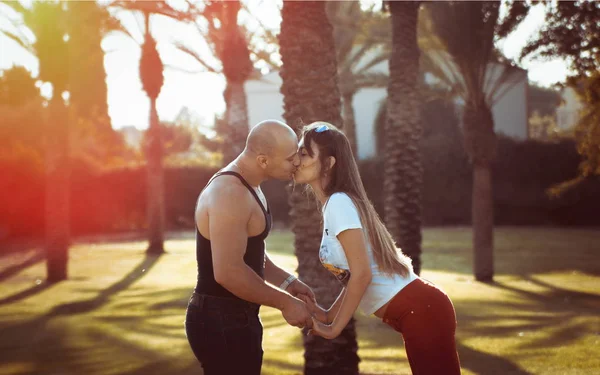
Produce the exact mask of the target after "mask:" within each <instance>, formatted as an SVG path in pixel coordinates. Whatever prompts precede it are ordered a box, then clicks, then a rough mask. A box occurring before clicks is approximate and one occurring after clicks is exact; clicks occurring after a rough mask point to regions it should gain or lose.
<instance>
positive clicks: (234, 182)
mask: <svg viewBox="0 0 600 375" xmlns="http://www.w3.org/2000/svg"><path fill="white" fill-rule="evenodd" d="M204 193H205V194H204V195H205V197H204V198H205V200H206V201H207V203H209V204H210V206H213V205H218V206H221V205H238V206H240V205H241V206H243V205H244V204H245V203H247V202H248V189H247V188H246V187H245V186H244V185H243V184H242V183H241V181H240V180H239V179H238V178H237V177H235V176H228V175H225V176H219V177H218V178H216V179H215V180H214V181H212V182H211V184H210V185H209V187H208V189H206V190H205V192H204Z"/></svg>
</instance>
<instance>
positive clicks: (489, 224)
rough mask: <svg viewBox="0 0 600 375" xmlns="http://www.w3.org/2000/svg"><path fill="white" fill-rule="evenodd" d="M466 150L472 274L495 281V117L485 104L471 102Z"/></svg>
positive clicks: (467, 109) (466, 119)
mask: <svg viewBox="0 0 600 375" xmlns="http://www.w3.org/2000/svg"><path fill="white" fill-rule="evenodd" d="M463 117H464V119H463V123H464V129H463V132H464V139H465V148H466V150H467V153H468V154H469V156H470V157H471V162H472V163H473V196H472V200H471V210H472V211H471V221H472V227H473V273H474V274H475V279H476V280H478V281H484V282H490V281H492V280H493V278H494V233H493V232H494V203H493V202H494V200H493V194H492V193H493V190H492V170H491V164H492V161H493V160H494V158H495V156H496V134H495V133H494V118H493V116H492V111H491V109H490V108H489V106H488V105H487V104H486V103H485V101H477V100H469V101H467V105H466V106H465V112H464V116H463Z"/></svg>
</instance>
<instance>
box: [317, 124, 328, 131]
mask: <svg viewBox="0 0 600 375" xmlns="http://www.w3.org/2000/svg"><path fill="white" fill-rule="evenodd" d="M327 130H329V128H328V127H327V125H321V126H319V127H318V128H316V129H315V133H323V132H324V131H327Z"/></svg>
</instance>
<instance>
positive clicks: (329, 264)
mask: <svg viewBox="0 0 600 375" xmlns="http://www.w3.org/2000/svg"><path fill="white" fill-rule="evenodd" d="M323 221H324V223H323V239H322V240H321V248H320V250H319V259H320V260H321V263H322V264H323V266H324V267H325V268H326V269H328V270H329V271H330V272H331V273H333V274H334V275H335V277H336V278H337V279H338V280H339V281H340V282H342V283H343V284H344V285H347V283H348V280H349V279H350V267H349V266H348V260H347V259H346V253H345V252H344V248H343V247H342V244H341V243H340V241H339V240H338V239H337V236H338V235H339V234H340V233H342V232H343V231H345V230H348V229H362V228H363V226H362V224H361V221H360V215H359V213H358V210H357V208H356V206H355V205H354V202H352V199H351V198H350V197H349V196H348V195H347V194H346V193H335V194H333V195H332V196H331V197H329V200H328V201H327V203H326V204H325V207H324V208H323ZM363 234H364V235H365V242H367V252H368V255H369V261H370V263H371V274H372V279H371V284H369V286H368V287H367V290H366V291H365V294H364V295H363V298H362V300H361V301H360V305H359V308H360V309H361V310H362V311H363V313H365V314H367V315H370V314H373V313H374V312H375V311H377V310H379V308H381V307H382V306H383V305H385V304H386V303H387V302H388V301H390V300H391V299H392V298H393V297H394V296H395V295H396V294H397V293H398V292H399V291H400V290H401V289H402V288H404V287H405V286H406V285H408V284H409V283H410V282H411V281H413V280H415V279H416V278H417V275H416V274H415V273H414V272H413V271H412V269H411V270H410V273H409V275H408V276H407V277H402V276H401V275H393V276H391V277H390V276H386V275H384V274H383V273H381V272H380V271H379V267H378V266H377V263H376V262H375V258H374V257H373V251H372V249H371V245H370V244H369V243H368V241H367V239H368V236H367V234H366V233H365V230H364V229H363Z"/></svg>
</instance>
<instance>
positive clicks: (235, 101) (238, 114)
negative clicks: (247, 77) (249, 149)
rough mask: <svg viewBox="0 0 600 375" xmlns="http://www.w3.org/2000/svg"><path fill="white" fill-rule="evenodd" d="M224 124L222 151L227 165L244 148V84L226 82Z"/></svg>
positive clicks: (245, 117)
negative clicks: (225, 136)
mask: <svg viewBox="0 0 600 375" xmlns="http://www.w3.org/2000/svg"><path fill="white" fill-rule="evenodd" d="M225 92H226V94H225V102H226V105H227V109H226V111H225V123H226V124H227V129H228V131H227V139H226V140H225V144H224V150H223V163H224V164H225V165H226V164H229V163H230V162H231V161H232V160H233V159H235V158H236V157H237V156H238V155H239V154H240V153H241V152H242V151H243V150H244V148H245V147H246V137H247V136H248V130H249V128H248V101H247V97H246V90H245V89H244V82H227V88H226V91H225Z"/></svg>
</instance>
